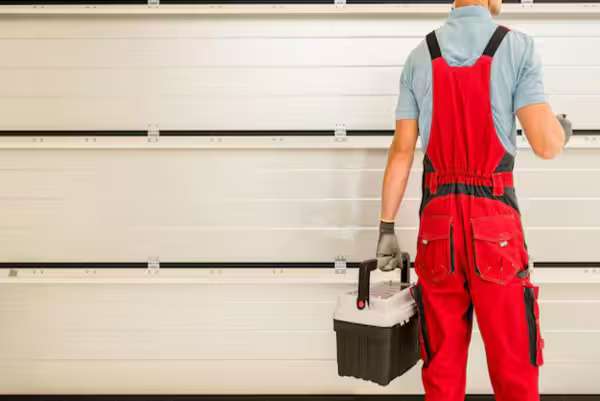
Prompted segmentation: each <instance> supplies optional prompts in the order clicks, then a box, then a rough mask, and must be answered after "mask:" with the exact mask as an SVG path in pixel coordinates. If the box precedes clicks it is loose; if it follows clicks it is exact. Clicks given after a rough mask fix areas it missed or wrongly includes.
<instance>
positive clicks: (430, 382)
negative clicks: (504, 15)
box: [411, 26, 543, 401]
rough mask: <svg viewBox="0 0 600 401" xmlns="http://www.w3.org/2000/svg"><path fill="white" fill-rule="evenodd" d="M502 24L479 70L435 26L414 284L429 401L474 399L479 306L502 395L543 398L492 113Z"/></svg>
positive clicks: (535, 332) (502, 398)
mask: <svg viewBox="0 0 600 401" xmlns="http://www.w3.org/2000/svg"><path fill="white" fill-rule="evenodd" d="M507 32H508V29H507V28H505V27H502V26H499V27H498V28H497V30H496V31H495V32H494V34H493V35H492V38H491V39H490V42H489V43H488V45H487V47H486V49H485V51H484V53H483V55H482V56H481V57H480V58H479V59H478V60H477V61H476V62H475V63H474V64H473V65H472V66H466V67H465V66H461V67H452V66H449V65H448V64H447V63H446V61H445V60H444V58H443V57H442V55H441V52H440V47H439V44H438V41H437V39H436V36H435V32H432V33H430V34H429V35H428V36H427V45H428V47H429V52H430V54H431V59H432V68H433V116H432V123H431V133H430V139H429V143H428V146H427V149H426V152H425V157H424V159H423V164H424V166H423V188H422V189H423V199H422V202H421V209H420V224H419V233H418V239H417V241H418V242H417V254H416V258H415V270H416V272H417V275H418V281H417V284H416V285H415V287H413V288H412V289H411V293H412V296H413V297H414V299H415V301H416V304H417V307H418V312H419V330H420V331H419V340H420V341H419V346H420V351H421V358H422V360H423V369H422V379H423V386H424V388H425V394H426V396H425V400H426V401H464V399H465V387H466V363H467V349H468V346H469V342H470V339H471V330H472V320H473V310H474V311H475V313H476V316H477V324H478V327H479V330H480V332H481V336H482V338H483V342H484V345H485V352H486V357H487V364H488V371H489V375H490V379H491V382H492V386H493V389H494V393H495V395H496V401H534V400H535V401H538V400H539V393H538V367H539V366H540V365H542V363H543V359H542V348H543V340H542V337H541V335H540V325H539V310H538V302H537V298H538V291H539V289H538V286H536V285H534V284H532V282H531V281H530V276H529V270H528V268H527V266H528V260H529V256H528V253H527V245H526V243H525V238H524V234H523V228H522V225H521V216H520V212H519V209H518V205H517V200H516V195H515V189H514V186H513V176H512V170H513V166H514V157H513V156H512V155H511V154H510V153H508V152H506V150H505V148H504V146H503V145H502V143H501V142H500V139H499V138H498V135H497V134H496V129H495V127H494V121H493V117H492V109H491V100H490V70H491V65H492V60H493V57H494V53H495V51H496V49H497V48H498V46H499V45H500V43H502V40H503V39H504V37H505V35H506V33H507Z"/></svg>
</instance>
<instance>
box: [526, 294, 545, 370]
mask: <svg viewBox="0 0 600 401" xmlns="http://www.w3.org/2000/svg"><path fill="white" fill-rule="evenodd" d="M523 291H524V292H523V298H524V303H525V318H526V320H527V331H528V336H529V337H528V338H529V360H530V361H531V364H532V365H533V366H542V365H543V364H544V356H543V348H544V339H543V338H542V335H541V332H540V308H539V304H538V298H539V291H540V288H539V286H537V285H533V284H529V285H526V286H524V287H523Z"/></svg>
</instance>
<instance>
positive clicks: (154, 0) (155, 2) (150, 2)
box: [148, 0, 160, 7]
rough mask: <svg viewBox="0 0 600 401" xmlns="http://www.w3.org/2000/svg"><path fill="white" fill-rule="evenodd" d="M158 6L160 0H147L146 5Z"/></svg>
mask: <svg viewBox="0 0 600 401" xmlns="http://www.w3.org/2000/svg"><path fill="white" fill-rule="evenodd" d="M158 6H160V0H148V7H158Z"/></svg>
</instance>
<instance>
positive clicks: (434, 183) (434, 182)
mask: <svg viewBox="0 0 600 401" xmlns="http://www.w3.org/2000/svg"><path fill="white" fill-rule="evenodd" d="M437 187H438V174H437V172H435V171H432V172H431V173H429V191H430V192H431V193H432V194H435V193H436V192H437Z"/></svg>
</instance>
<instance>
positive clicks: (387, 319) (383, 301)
mask: <svg viewBox="0 0 600 401" xmlns="http://www.w3.org/2000/svg"><path fill="white" fill-rule="evenodd" d="M409 288H410V287H405V288H401V284H400V282H393V281H385V282H379V283H376V284H373V285H372V286H371V289H370V296H369V303H368V304H367V305H366V306H365V308H364V309H358V307H357V306H356V298H357V297H358V290H354V291H350V292H347V293H345V294H342V295H340V296H339V297H338V300H337V306H336V308H335V312H334V314H333V318H334V319H335V320H341V321H344V322H348V323H358V324H365V325H369V326H378V327H392V326H395V325H396V324H404V323H406V322H408V320H409V319H410V318H411V317H412V316H413V315H414V314H415V313H416V304H415V302H414V299H413V297H412V296H411V294H410V290H409Z"/></svg>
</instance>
